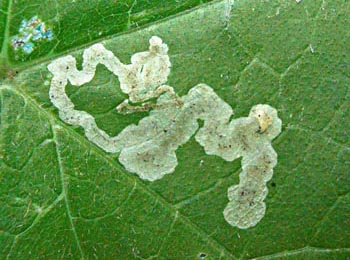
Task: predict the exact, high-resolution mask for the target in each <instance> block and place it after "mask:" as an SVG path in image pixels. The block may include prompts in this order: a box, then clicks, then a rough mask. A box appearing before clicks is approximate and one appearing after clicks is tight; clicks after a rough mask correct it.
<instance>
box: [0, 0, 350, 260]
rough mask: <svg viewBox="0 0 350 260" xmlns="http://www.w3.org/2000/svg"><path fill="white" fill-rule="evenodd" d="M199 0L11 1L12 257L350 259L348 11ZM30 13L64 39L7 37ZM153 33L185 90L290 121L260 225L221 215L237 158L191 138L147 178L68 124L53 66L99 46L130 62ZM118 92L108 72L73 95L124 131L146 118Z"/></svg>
mask: <svg viewBox="0 0 350 260" xmlns="http://www.w3.org/2000/svg"><path fill="white" fill-rule="evenodd" d="M203 2H207V1H199V0H198V1H194V0H192V1H191V0H188V1H142V0H138V1H78V0H77V1H33V0H26V1H25V0H21V1H11V0H9V1H0V6H1V8H0V44H2V48H1V56H0V57H1V59H0V62H1V64H0V65H1V66H0V69H1V73H0V74H1V76H2V77H3V78H2V79H1V82H0V84H1V86H0V98H1V99H0V102H1V111H0V112H1V117H0V120H1V121H0V131H1V132H0V259H61V258H62V259H82V258H84V259H95V258H96V259H152V258H153V259H251V258H257V259H349V258H350V240H349V237H350V222H349V219H350V195H349V194H350V171H349V168H350V167H349V166H350V160H349V158H350V130H349V129H350V128H349V123H350V107H349V106H350V105H349V104H350V103H349V101H350V93H349V87H348V86H349V84H350V49H349V47H348V46H349V45H348V43H349V40H350V30H349V28H350V20H349V17H350V2H349V1H344V0H333V1H326V0H323V1H322V0H303V1H301V2H300V3H297V1H287V0H278V1H267V0H264V1H261V0H251V1H247V0H240V1H235V3H234V5H233V6H232V8H231V10H229V8H228V6H229V4H228V3H230V2H229V1H214V2H211V3H203ZM195 6H197V7H196V8H193V7H195ZM34 15H38V16H39V17H40V18H41V19H42V21H45V23H47V25H49V26H51V27H52V29H53V32H54V40H53V41H46V42H45V41H43V42H41V43H40V44H39V45H37V47H36V48H35V49H34V51H33V52H32V53H31V54H30V55H24V54H18V53H17V52H16V51H15V50H13V48H12V45H11V37H12V36H14V35H16V34H17V33H18V29H19V26H20V22H21V21H22V20H23V19H30V18H31V17H33V16H34ZM101 32H102V33H101ZM153 35H158V36H160V37H161V38H162V39H163V40H164V42H165V43H167V44H168V46H169V56H170V60H171V63H172V68H171V74H170V77H169V81H168V84H169V85H170V86H173V87H174V89H175V91H176V92H177V93H178V94H179V95H184V94H186V93H187V92H188V90H189V89H190V88H192V87H193V86H195V85H197V84H198V83H206V84H207V85H209V86H211V87H212V88H213V89H214V90H215V92H216V93H217V94H218V95H219V96H220V97H221V98H222V99H224V100H225V101H226V102H227V103H228V104H230V105H231V106H232V108H233V110H234V113H235V115H234V116H235V117H241V116H246V115H247V114H248V113H249V110H250V108H251V107H252V106H253V105H255V104H259V103H267V104H270V105H271V106H273V107H275V108H276V109H277V110H278V113H279V116H280V118H281V119H282V121H283V131H282V133H281V135H280V136H279V137H278V138H277V139H275V140H274V142H273V146H274V148H275V150H276V152H277V154H278V165H277V167H276V168H275V169H274V176H273V179H272V180H271V181H270V182H269V183H268V188H269V194H268V196H267V198H266V200H265V202H266V205H267V211H266V215H265V216H264V218H263V219H262V220H261V221H260V222H259V223H258V224H257V225H256V226H255V227H253V228H250V229H246V230H241V229H238V228H235V227H232V226H230V225H229V224H228V223H227V222H226V221H225V219H224V217H223V210H224V208H225V206H226V204H227V202H228V199H227V189H228V187H229V186H232V185H235V184H237V183H238V182H239V177H238V174H239V172H240V167H241V165H240V161H239V160H236V161H234V162H227V161H224V160H223V159H221V158H219V157H215V156H209V155H206V154H205V152H204V150H203V148H202V147H201V146H200V145H199V144H198V143H197V142H196V141H195V140H194V138H192V139H191V140H190V141H189V142H188V143H186V144H185V145H183V146H182V147H181V148H180V149H178V150H177V157H178V161H179V163H178V166H177V168H176V170H175V172H174V173H172V174H169V175H166V176H165V177H163V178H162V179H161V180H158V181H156V182H147V181H141V180H140V179H139V178H138V177H137V176H136V175H134V174H132V173H128V172H126V171H125V169H124V168H123V167H122V166H121V164H120V163H119V162H118V159H117V156H116V155H111V154H108V153H105V152H104V151H103V150H101V149H100V148H98V147H97V146H95V145H94V144H92V143H91V142H89V141H88V140H87V139H86V138H85V136H84V133H83V130H82V129H81V128H78V127H73V126H69V125H67V124H65V123H64V122H62V121H61V120H60V119H59V117H58V113H57V110H56V109H55V108H54V107H53V105H52V103H51V102H50V100H49V96H48V90H49V84H48V82H49V81H50V73H49V72H48V70H47V65H48V64H49V63H50V62H51V61H52V60H53V59H55V58H56V57H59V56H63V55H66V54H67V53H69V54H72V55H73V56H75V57H76V58H77V60H78V63H79V62H81V60H82V51H83V50H84V49H85V48H86V47H88V46H90V45H92V44H93V43H95V42H100V41H102V42H103V44H104V45H105V47H106V48H107V49H109V50H111V51H113V52H114V53H115V55H116V56H117V57H119V58H120V59H121V61H122V62H124V63H129V62H130V56H131V55H132V54H133V53H136V52H139V51H143V50H145V49H146V48H147V47H148V39H149V38H150V37H151V36H153ZM79 66H80V65H79ZM118 85H119V82H118V79H117V78H116V77H115V76H113V75H111V73H110V72H109V71H108V70H107V69H105V68H104V67H102V66H99V67H98V69H97V72H96V75H95V78H94V79H93V80H92V81H91V82H90V83H88V84H85V85H83V86H81V87H74V86H70V85H69V86H68V87H67V92H68V94H69V96H70V98H71V99H72V101H73V102H74V103H75V105H76V108H77V109H80V110H85V111H87V112H88V113H90V114H92V115H93V116H94V117H95V118H96V122H97V124H98V126H99V127H100V128H102V129H103V130H105V131H106V132H107V133H108V134H110V135H112V136H114V135H116V134H117V133H119V132H120V131H121V130H122V129H124V128H125V127H126V126H127V125H130V124H132V123H137V122H138V121H139V120H140V119H141V118H143V117H145V116H146V115H147V113H137V114H133V115H120V114H118V112H117V111H116V110H115V109H114V108H115V107H116V105H118V104H119V103H120V102H121V101H123V100H124V99H125V98H126V96H125V95H124V94H123V93H122V92H121V90H120V89H119V87H118ZM201 254H202V255H201ZM200 256H201V257H202V258H200Z"/></svg>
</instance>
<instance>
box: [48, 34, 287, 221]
mask: <svg viewBox="0 0 350 260" xmlns="http://www.w3.org/2000/svg"><path fill="white" fill-rule="evenodd" d="M149 44H150V46H149V50H148V51H145V52H140V53H136V54H134V55H132V57H131V64H123V63H121V62H120V60H119V59H118V58H117V57H115V55H114V54H113V53H112V52H111V51H109V50H107V49H105V48H104V46H103V45H102V44H95V45H93V46H91V47H89V48H87V49H86V50H85V51H84V53H83V64H82V70H78V69H77V67H76V59H75V58H74V57H72V56H70V55H68V56H65V57H62V58H59V59H57V60H55V61H53V62H52V63H51V64H49V66H48V69H49V71H50V72H51V73H52V74H53V77H52V79H51V85H50V91H49V96H50V99H51V102H52V103H53V104H54V105H55V107H56V108H57V109H58V111H59V116H60V118H61V119H62V120H63V121H64V122H66V123H68V124H71V125H76V126H81V127H82V128H83V129H84V131H85V135H86V137H87V138H88V140H90V141H91V142H92V143H94V144H96V145H97V146H99V147H100V148H102V149H103V150H105V151H106V152H109V153H119V161H120V162H121V163H122V164H123V166H124V167H125V169H126V170H128V171H130V172H133V173H136V174H137V175H138V176H139V177H140V178H142V179H144V180H148V181H155V180H158V179H161V178H162V177H163V176H164V175H166V174H170V173H172V172H174V170H175V168H176V166H177V164H178V161H177V157H176V150H177V149H178V147H179V146H181V145H183V144H185V143H186V142H187V141H188V140H189V139H190V138H191V136H193V135H195V139H196V141H197V142H198V143H199V144H200V145H201V146H203V148H204V150H205V152H206V153H207V154H208V155H217V156H220V157H221V158H223V159H225V160H227V161H233V160H235V159H237V158H239V157H242V172H241V173H240V183H239V184H238V185H235V186H231V187H230V188H229V189H228V198H229V203H228V204H227V206H226V208H225V210H224V217H225V219H226V221H227V222H228V223H229V224H230V225H232V226H237V227H238V228H249V227H252V226H255V225H256V224H257V223H258V222H259V221H260V220H261V219H262V218H263V216H264V214H265V209H266V205H265V202H264V200H265V198H266V196H267V193H268V191H267V186H266V182H267V181H269V180H270V179H271V178H272V174H273V168H274V167H275V166H276V164H277V154H276V152H275V151H274V149H273V148H272V146H271V141H272V140H273V139H274V138H276V137H277V136H278V134H279V133H280V132H281V124H282V122H281V120H280V119H279V118H278V116H277V111H276V110H275V109H274V108H272V107H271V106H269V105H261V104H259V105H256V106H254V107H252V109H251V111H250V113H249V115H248V117H242V118H237V119H232V120H231V116H232V114H233V111H232V108H231V107H230V105H228V104H227V103H226V102H225V101H224V100H222V99H221V98H220V97H219V96H218V95H217V94H216V93H215V91H214V90H213V89H212V88H211V87H209V86H207V85H206V84H198V85H196V86H194V87H192V88H191V89H190V90H189V92H188V93H187V94H186V95H184V96H181V97H179V96H178V95H177V94H176V93H175V92H174V89H173V88H172V87H171V86H168V85H165V84H166V82H167V78H168V75H169V73H170V67H171V63H170V60H169V56H168V47H167V45H166V44H165V43H163V41H162V39H160V38H159V37H156V36H153V37H152V38H151V39H150V41H149ZM98 64H102V65H104V66H105V67H106V68H107V69H108V70H110V71H111V72H112V73H113V74H114V75H116V76H117V77H118V78H119V81H120V89H121V91H122V92H124V93H125V94H128V96H129V98H128V99H126V100H124V101H123V102H122V103H121V104H119V105H118V106H117V107H116V108H117V110H118V112H119V113H122V114H130V113H137V112H139V111H149V116H147V117H144V118H143V119H141V120H140V121H139V123H138V124H137V125H135V124H131V125H129V126H127V127H125V128H124V129H123V130H122V131H121V132H120V133H119V134H118V135H116V136H113V137H111V136H109V135H108V134H107V133H106V132H105V131H103V130H102V129H100V128H99V127H98V126H97V125H96V122H95V119H94V117H93V116H92V115H90V114H88V113H87V112H85V111H79V110H75V109H74V104H73V103H72V101H71V100H70V98H69V97H68V96H67V94H66V92H65V87H66V85H67V83H68V81H70V83H71V84H72V85H74V86H80V85H83V84H85V83H87V82H89V81H91V80H92V79H93V77H94V76H95V71H96V66H97V65H98ZM153 98H156V103H152V102H151V101H150V100H151V99H153ZM135 103H141V105H139V104H135ZM199 119H200V120H202V121H203V122H204V124H203V126H202V127H201V128H200V129H198V128H199V124H198V122H197V121H198V120H199Z"/></svg>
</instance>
